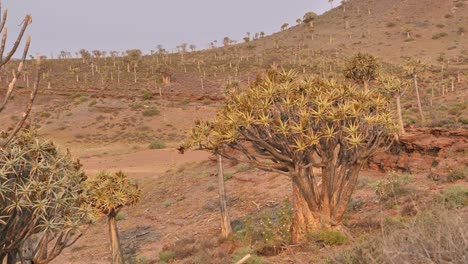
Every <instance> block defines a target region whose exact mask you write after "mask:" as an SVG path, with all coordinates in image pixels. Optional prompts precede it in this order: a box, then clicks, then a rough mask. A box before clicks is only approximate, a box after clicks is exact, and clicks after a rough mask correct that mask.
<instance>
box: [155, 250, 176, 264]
mask: <svg viewBox="0 0 468 264" xmlns="http://www.w3.org/2000/svg"><path fill="white" fill-rule="evenodd" d="M158 255H159V263H169V262H170V261H171V260H173V259H174V258H175V255H176V254H175V252H174V251H171V250H163V251H161V252H159V254H158Z"/></svg>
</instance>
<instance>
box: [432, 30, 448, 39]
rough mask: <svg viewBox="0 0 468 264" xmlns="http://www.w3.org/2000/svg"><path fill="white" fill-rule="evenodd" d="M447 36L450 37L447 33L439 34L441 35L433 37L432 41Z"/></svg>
mask: <svg viewBox="0 0 468 264" xmlns="http://www.w3.org/2000/svg"><path fill="white" fill-rule="evenodd" d="M446 36H448V34H447V32H439V33H436V34H434V35H432V39H440V38H443V37H446Z"/></svg>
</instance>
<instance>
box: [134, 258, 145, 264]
mask: <svg viewBox="0 0 468 264" xmlns="http://www.w3.org/2000/svg"><path fill="white" fill-rule="evenodd" d="M135 264H148V259H147V258H146V257H145V256H137V257H136V258H135Z"/></svg>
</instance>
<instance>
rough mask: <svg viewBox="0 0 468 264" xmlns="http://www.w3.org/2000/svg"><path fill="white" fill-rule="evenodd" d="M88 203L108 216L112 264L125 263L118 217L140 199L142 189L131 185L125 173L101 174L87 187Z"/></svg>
mask: <svg viewBox="0 0 468 264" xmlns="http://www.w3.org/2000/svg"><path fill="white" fill-rule="evenodd" d="M87 190H88V191H87V193H88V194H87V198H88V203H89V204H90V205H91V207H92V208H94V210H95V211H96V212H97V213H99V214H103V215H105V216H107V222H108V225H109V236H110V241H111V250H112V263H114V264H116V263H118V264H120V263H124V258H123V253H122V248H121V246H120V240H119V232H118V229H117V225H116V216H117V214H118V213H119V211H120V210H121V209H122V208H123V207H124V206H131V205H134V204H136V203H137V202H138V200H139V199H140V189H139V188H138V186H137V185H135V184H133V183H131V182H130V181H129V179H128V177H127V175H125V174H124V173H123V172H116V173H110V172H100V173H99V174H98V175H96V177H95V178H94V179H93V180H90V181H88V185H87Z"/></svg>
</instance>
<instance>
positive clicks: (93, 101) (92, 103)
mask: <svg viewBox="0 0 468 264" xmlns="http://www.w3.org/2000/svg"><path fill="white" fill-rule="evenodd" d="M96 104H97V101H96V100H92V101H91V102H89V104H88V106H89V107H91V106H95V105H96Z"/></svg>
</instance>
